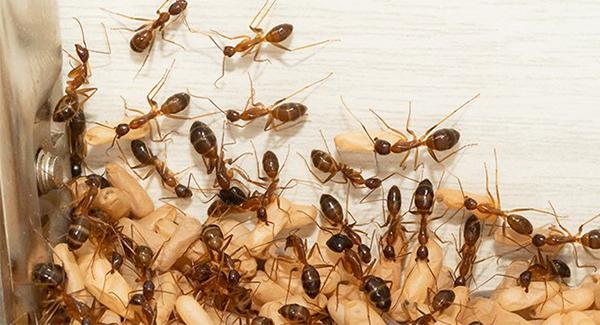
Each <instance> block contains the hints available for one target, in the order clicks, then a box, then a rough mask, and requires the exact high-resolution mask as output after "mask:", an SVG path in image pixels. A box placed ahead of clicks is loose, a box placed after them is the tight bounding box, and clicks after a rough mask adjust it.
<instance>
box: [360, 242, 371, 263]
mask: <svg viewBox="0 0 600 325" xmlns="http://www.w3.org/2000/svg"><path fill="white" fill-rule="evenodd" d="M357 251H358V256H359V257H360V260H361V262H363V263H365V264H369V263H370V262H371V258H372V256H371V249H370V248H369V246H367V245H365V244H360V245H358V248H357Z"/></svg>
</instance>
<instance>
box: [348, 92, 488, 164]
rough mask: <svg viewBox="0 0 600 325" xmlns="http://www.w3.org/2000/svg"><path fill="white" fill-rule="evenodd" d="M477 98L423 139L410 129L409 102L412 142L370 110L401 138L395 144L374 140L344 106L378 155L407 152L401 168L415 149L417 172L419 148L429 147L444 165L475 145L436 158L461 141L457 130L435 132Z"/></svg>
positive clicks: (446, 117) (408, 129)
mask: <svg viewBox="0 0 600 325" xmlns="http://www.w3.org/2000/svg"><path fill="white" fill-rule="evenodd" d="M477 97H479V94H477V95H475V96H474V97H473V98H471V99H469V100H468V101H466V102H465V103H464V104H462V105H460V106H459V107H458V108H457V109H455V110H453V111H452V112H450V113H449V114H448V115H446V116H445V117H444V118H443V119H441V120H440V121H439V122H437V123H436V124H434V125H433V126H432V127H430V128H429V129H428V130H427V131H426V132H425V134H423V135H422V136H421V137H417V134H416V133H415V132H414V131H413V130H411V129H410V126H409V123H410V116H411V111H412V108H411V103H410V102H409V106H408V118H407V120H406V132H408V134H410V136H412V139H411V140H409V138H408V136H406V135H405V134H404V133H403V132H402V131H400V130H398V129H395V128H392V127H391V126H390V125H388V124H387V123H386V122H385V121H384V120H383V118H381V117H380V116H379V115H378V114H377V113H375V111H373V110H372V109H370V110H369V111H370V112H371V113H373V114H374V115H375V116H376V117H377V119H378V120H379V121H381V123H383V125H384V126H385V127H386V128H387V129H389V130H391V131H392V132H394V133H395V134H397V135H398V136H400V140H398V141H397V142H395V143H393V144H391V143H390V142H389V141H387V140H384V139H379V138H372V137H371V135H370V134H369V131H367V128H366V127H365V125H364V124H363V123H362V122H361V121H360V120H359V119H357V118H356V116H354V114H352V112H351V111H350V109H349V108H348V106H347V105H346V104H345V103H344V100H343V99H342V104H343V105H344V107H345V108H346V110H347V111H348V112H350V114H351V115H352V116H353V117H354V119H356V121H358V123H359V124H360V125H361V127H362V128H363V130H364V131H365V133H366V134H367V136H368V137H369V139H370V140H371V142H372V143H373V150H374V152H375V153H376V154H378V155H382V156H385V155H389V154H390V153H405V152H406V155H404V157H403V158H402V160H401V161H400V166H403V165H404V163H405V162H406V160H407V159H408V157H409V155H410V151H411V150H412V149H415V159H414V170H417V168H418V166H419V164H418V160H419V147H421V146H425V147H427V152H428V153H429V155H430V156H431V158H433V160H435V161H436V162H438V163H442V162H443V161H444V160H446V159H448V158H450V157H451V156H453V155H455V154H456V153H458V152H459V151H461V150H463V149H464V148H466V147H469V146H472V145H474V144H467V145H464V146H462V147H460V148H458V149H456V150H454V151H453V152H451V153H450V154H448V155H447V156H445V157H444V158H442V159H439V158H438V157H437V156H436V154H435V151H446V150H450V149H452V148H453V147H454V146H455V145H456V144H457V143H458V141H459V139H460V133H459V132H458V131H457V130H455V129H439V130H437V131H435V132H434V130H435V129H436V128H437V127H438V126H439V125H440V124H442V123H444V122H445V121H446V120H447V119H449V118H450V117H452V115H454V114H456V112H458V111H459V110H461V109H462V108H463V107H465V106H467V105H468V104H469V103H471V102H472V101H474V100H475V99H476V98H477ZM432 132H433V133H432Z"/></svg>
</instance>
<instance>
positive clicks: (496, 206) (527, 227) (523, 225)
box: [456, 150, 547, 236]
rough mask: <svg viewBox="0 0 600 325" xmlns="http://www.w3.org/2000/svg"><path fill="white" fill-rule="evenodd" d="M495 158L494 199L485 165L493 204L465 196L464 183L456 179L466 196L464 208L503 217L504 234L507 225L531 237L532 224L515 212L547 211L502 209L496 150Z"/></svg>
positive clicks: (487, 187) (485, 167)
mask: <svg viewBox="0 0 600 325" xmlns="http://www.w3.org/2000/svg"><path fill="white" fill-rule="evenodd" d="M494 157H495V161H496V173H495V182H496V197H495V198H494V197H493V196H492V193H491V192H490V190H489V176H488V169H487V164H484V169H485V188H486V191H487V195H488V197H489V199H490V201H491V202H492V204H489V203H487V202H485V203H479V202H477V201H476V200H475V199H473V198H471V197H469V196H468V195H466V194H465V192H464V190H463V187H462V183H461V181H460V179H458V178H456V179H457V181H458V185H459V187H460V190H461V192H462V194H463V196H464V203H463V204H464V207H465V209H467V210H469V211H477V212H480V213H482V214H487V215H493V216H496V217H501V218H502V219H503V222H502V231H503V233H505V231H506V224H508V226H509V227H510V228H511V229H512V230H514V231H515V232H517V233H519V234H521V235H526V236H529V235H531V233H532V232H533V225H532V224H531V222H530V221H529V220H528V219H527V218H525V217H523V216H521V215H518V214H514V212H522V211H537V212H542V213H547V212H545V211H541V210H538V209H532V208H520V209H511V210H502V207H501V202H500V190H499V185H498V174H499V172H498V155H497V153H496V150H494Z"/></svg>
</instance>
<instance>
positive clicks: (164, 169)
mask: <svg viewBox="0 0 600 325" xmlns="http://www.w3.org/2000/svg"><path fill="white" fill-rule="evenodd" d="M131 152H133V155H134V156H135V158H136V159H137V160H138V162H139V163H140V164H139V165H136V166H129V167H130V168H131V169H132V170H133V169H136V168H140V167H146V166H153V167H154V169H151V170H150V171H149V172H148V173H147V174H146V175H145V176H143V177H140V176H139V175H138V177H140V178H141V179H142V180H145V179H147V178H148V177H149V176H150V175H151V174H152V172H154V171H156V172H157V173H158V174H159V175H160V178H161V181H162V183H163V185H166V186H168V187H170V188H171V189H173V191H174V192H175V195H176V196H177V197H178V198H190V197H192V195H193V193H192V190H191V189H190V187H189V184H188V185H187V186H185V185H183V184H181V183H180V182H179V181H178V180H177V178H176V177H175V174H174V173H173V172H172V171H171V170H170V169H169V167H168V166H167V164H166V163H165V162H164V161H162V160H160V158H158V157H157V156H156V155H154V154H153V153H152V150H150V148H148V146H146V143H144V141H142V140H133V141H131ZM127 164H128V165H129V162H128V163H127ZM136 175H137V173H136ZM191 179H194V181H195V178H194V176H193V174H190V180H191ZM196 184H197V183H196Z"/></svg>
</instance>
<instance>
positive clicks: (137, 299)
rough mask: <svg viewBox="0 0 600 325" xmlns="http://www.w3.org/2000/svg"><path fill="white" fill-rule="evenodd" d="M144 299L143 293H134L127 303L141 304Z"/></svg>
mask: <svg viewBox="0 0 600 325" xmlns="http://www.w3.org/2000/svg"><path fill="white" fill-rule="evenodd" d="M145 301H146V298H144V295H143V294H141V293H136V294H134V295H132V296H131V299H129V304H130V305H134V306H141V305H142V304H143V303H144V302H145Z"/></svg>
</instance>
